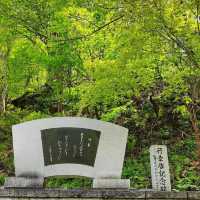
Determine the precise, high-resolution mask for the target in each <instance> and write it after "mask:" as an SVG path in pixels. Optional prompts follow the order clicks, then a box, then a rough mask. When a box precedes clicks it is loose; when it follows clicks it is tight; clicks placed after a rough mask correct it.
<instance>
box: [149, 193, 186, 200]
mask: <svg viewBox="0 0 200 200" xmlns="http://www.w3.org/2000/svg"><path fill="white" fill-rule="evenodd" d="M146 198H147V199H181V200H182V199H187V192H146Z"/></svg>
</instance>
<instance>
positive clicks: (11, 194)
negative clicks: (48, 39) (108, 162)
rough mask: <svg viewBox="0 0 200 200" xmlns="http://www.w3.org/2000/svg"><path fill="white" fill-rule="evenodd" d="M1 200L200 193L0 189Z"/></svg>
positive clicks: (197, 197)
mask: <svg viewBox="0 0 200 200" xmlns="http://www.w3.org/2000/svg"><path fill="white" fill-rule="evenodd" d="M0 199H3V200H10V199H12V200H13V199H15V200H20V199H21V200H25V199H27V200H28V199H29V200H31V199H32V200H34V199H37V200H45V199H48V200H54V199H59V200H90V199H93V200H100V199H114V200H122V199H124V200H125V199H127V200H200V192H155V191H154V192H152V191H138V190H134V189H70V190H67V189H42V188H38V189H37V188H35V189H30V188H29V189H25V188H15V189H14V188H7V189H3V188H2V189H0Z"/></svg>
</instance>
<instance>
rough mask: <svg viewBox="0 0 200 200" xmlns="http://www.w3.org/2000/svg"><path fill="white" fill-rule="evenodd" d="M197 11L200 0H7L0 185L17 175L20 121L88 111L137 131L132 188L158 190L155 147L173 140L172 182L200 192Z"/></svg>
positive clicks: (1, 37)
mask: <svg viewBox="0 0 200 200" xmlns="http://www.w3.org/2000/svg"><path fill="white" fill-rule="evenodd" d="M198 8H199V2H198V1H165V0H155V1H140V0H135V1H133V2H132V1H120V0H109V1H102V0H94V1H83V0H69V1H64V0H57V1H56V0H34V1H30V0H28V1H27V0H0V184H3V179H4V176H7V175H12V174H13V173H14V168H13V152H12V141H11V126H12V125H13V124H17V123H21V122H24V121H29V120H34V119H39V118H46V117H50V116H85V117H90V118H97V119H101V120H104V121H108V122H113V123H116V124H119V125H122V126H124V127H127V128H128V129H129V138H128V143H127V149H126V158H125V166H124V169H123V177H126V178H131V185H132V186H133V187H134V188H149V187H151V183H150V171H149V170H150V166H149V153H148V148H149V146H150V145H151V144H168V147H169V153H170V156H169V159H170V165H171V174H172V185H173V188H175V189H177V190H197V189H200V188H199V187H200V181H199V178H198V177H199V176H198V173H199V172H198V171H199V164H198V163H199V162H198V159H199V156H200V155H197V153H196V148H197V147H198V145H196V144H197V143H198V142H197V141H196V139H195V138H197V137H194V135H193V134H194V132H195V133H196V134H200V133H199V132H198V130H199V125H200V120H199V119H200V109H199V108H200V78H199V77H200V67H199V66H200V56H199V55H200V45H199V40H200V37H199V34H200V24H199V17H197V16H198V15H199V14H198V12H199V11H198V10H199V9H198ZM191 121H192V125H193V126H191ZM90 184H91V180H89V179H68V180H67V179H65V178H49V179H47V180H46V186H47V187H60V186H61V187H67V188H74V187H75V188H77V187H90Z"/></svg>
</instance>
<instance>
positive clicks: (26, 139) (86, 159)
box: [4, 117, 130, 188]
mask: <svg viewBox="0 0 200 200" xmlns="http://www.w3.org/2000/svg"><path fill="white" fill-rule="evenodd" d="M12 134H13V148H14V164H15V175H16V177H9V178H7V179H6V182H5V185H4V187H42V186H43V180H44V178H45V177H49V176H65V177H72V176H73V177H74V176H79V177H90V178H92V179H93V187H94V188H129V185H130V181H129V180H127V179H121V173H122V167H123V161H124V154H125V147H126V142H127V136H128V129H126V128H123V127H121V126H118V125H115V124H112V123H108V122H102V121H99V120H94V119H88V118H80V117H56V118H48V119H40V120H34V121H29V122H25V123H22V124H17V125H14V126H13V127H12Z"/></svg>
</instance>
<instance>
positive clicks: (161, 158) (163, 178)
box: [150, 145, 171, 191]
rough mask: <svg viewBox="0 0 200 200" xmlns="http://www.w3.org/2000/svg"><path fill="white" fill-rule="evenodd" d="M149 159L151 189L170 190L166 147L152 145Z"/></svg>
mask: <svg viewBox="0 0 200 200" xmlns="http://www.w3.org/2000/svg"><path fill="white" fill-rule="evenodd" d="M150 159H151V175H152V186H153V189H155V190H157V191H171V183H170V173H169V164H168V156H167V147H166V146H164V145H152V146H151V148H150Z"/></svg>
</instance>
